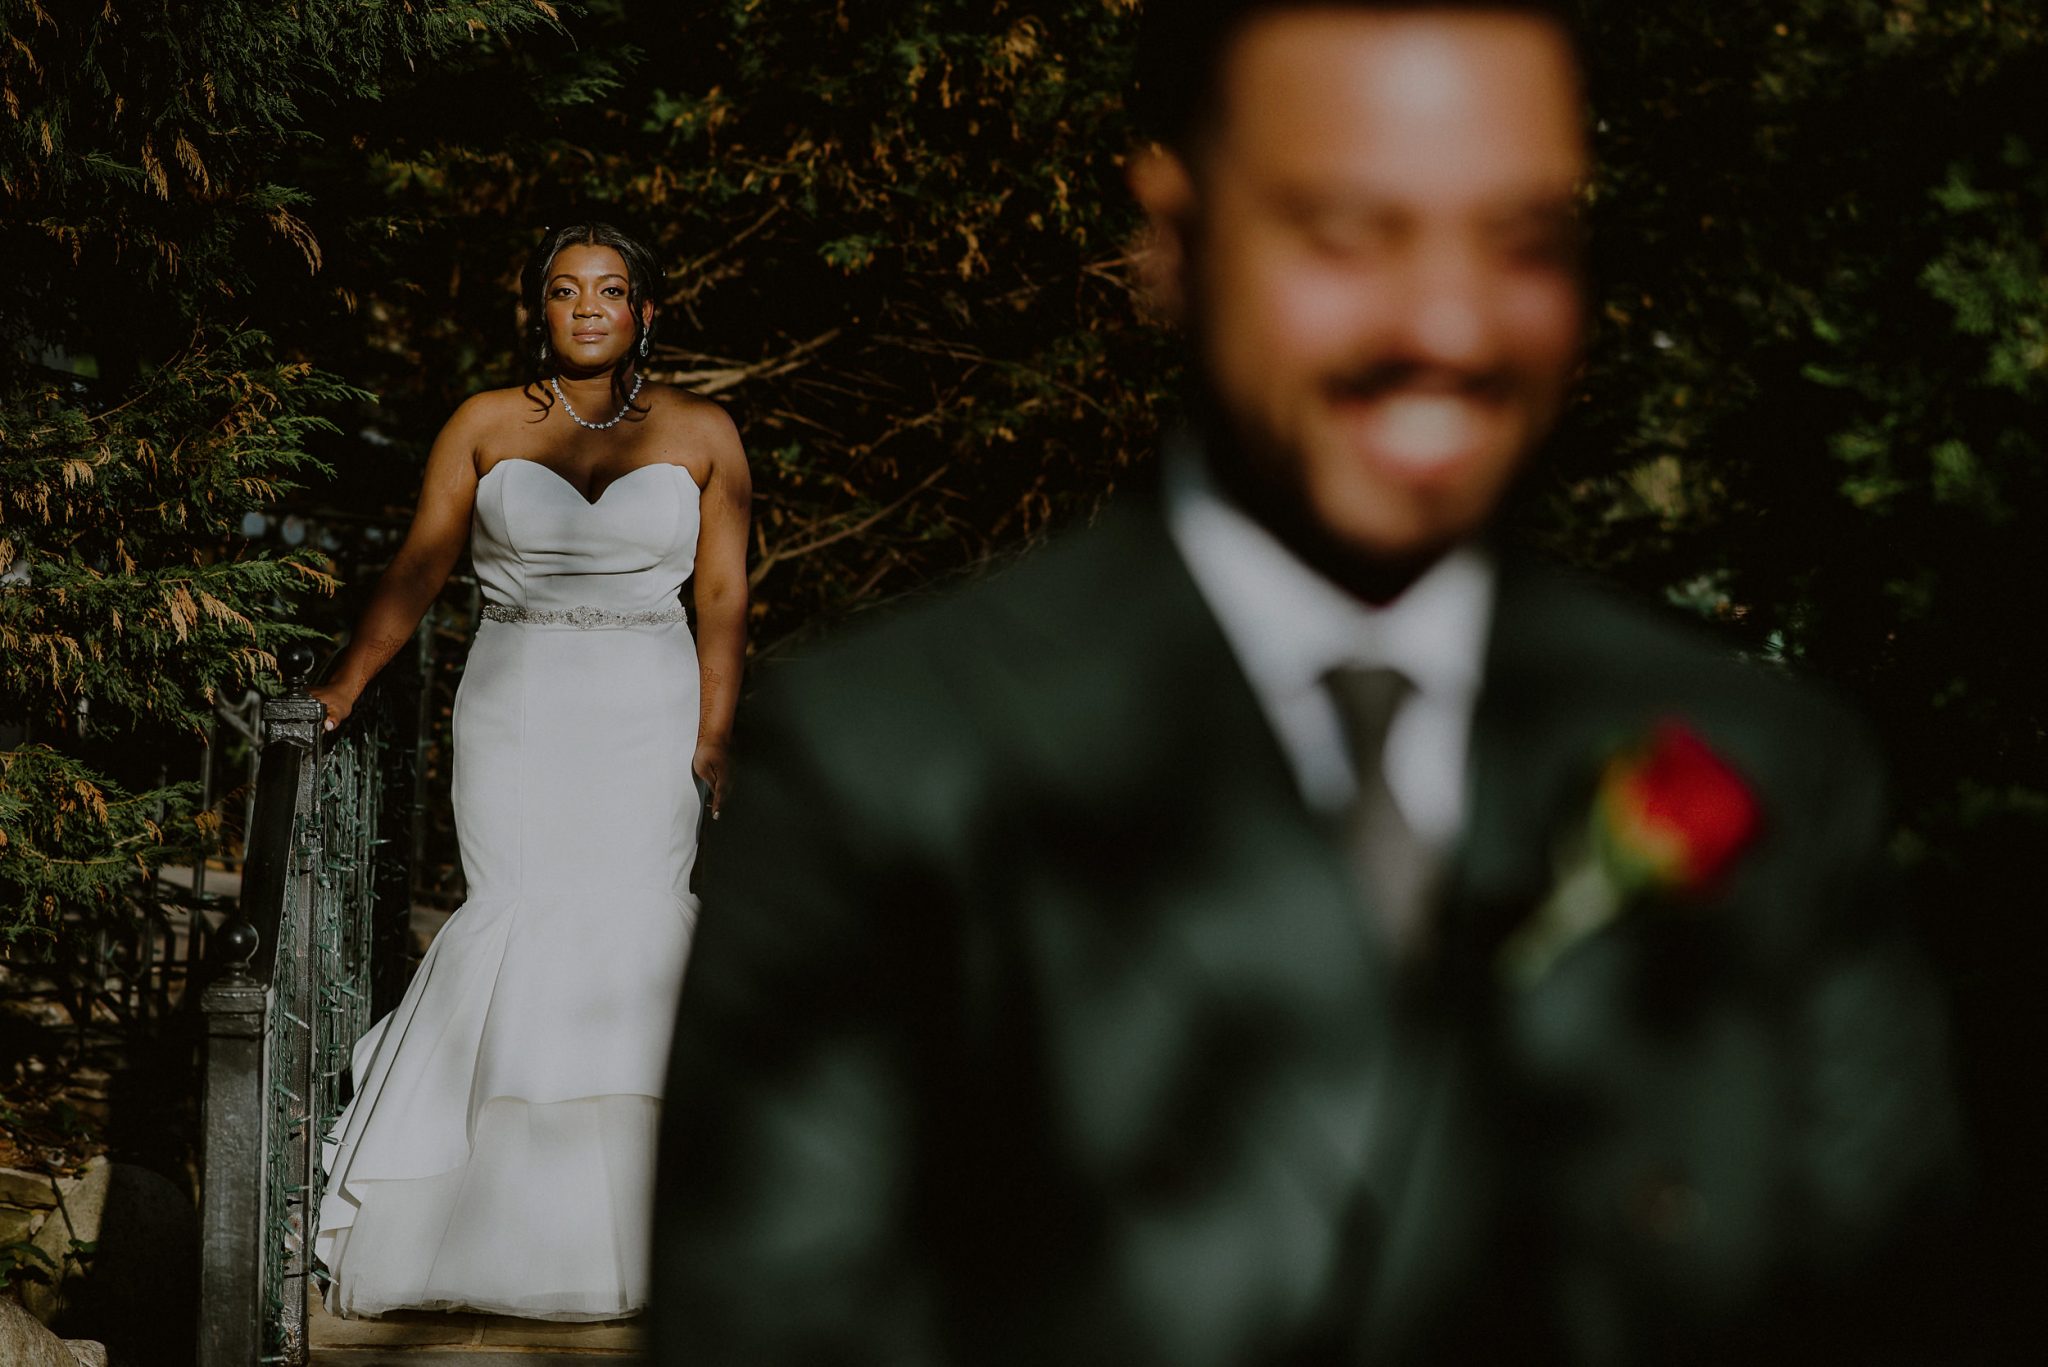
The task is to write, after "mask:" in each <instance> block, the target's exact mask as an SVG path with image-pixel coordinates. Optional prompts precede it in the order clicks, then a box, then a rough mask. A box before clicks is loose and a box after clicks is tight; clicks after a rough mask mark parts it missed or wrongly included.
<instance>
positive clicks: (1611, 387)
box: [1528, 0, 2048, 936]
mask: <svg viewBox="0 0 2048 1367" xmlns="http://www.w3.org/2000/svg"><path fill="white" fill-rule="evenodd" d="M1585 8H1586V9H1587V10H1588V11H1589V15H1590V27H1591V40H1592V56H1593V65H1594V68H1595V70H1594V73H1593V87H1594V89H1593V93H1594V103H1595V107H1596V113H1597V115H1598V117H1599V124H1598V128H1597V130H1596V136H1595V143H1596V150H1597V153H1598V156H1599V161H1600V170H1599V178H1598V182H1597V184H1596V185H1595V186H1594V188H1593V219H1594V229H1595V241H1594V263H1595V268H1596V272H1597V276H1598V278H1597V280H1596V285H1597V290H1598V296H1597V306H1598V311H1599V319H1598V323H1599V327H1598V332H1597V334H1596V336H1595V338H1594V342H1593V346H1592V350H1591V355H1590V361H1589V368H1588V376H1587V381H1586V384H1585V387H1584V394H1583V396H1582V401H1581V403H1580V404H1579V405H1578V408H1577V411H1576V412H1575V413H1574V415H1573V416H1572V418H1571V420H1570V421H1569V422H1568V423H1567V425H1566V427H1565V430H1564V431H1563V432H1562V433H1560V435H1559V438H1558V441H1557V442H1556V449H1555V451H1554V452H1553V456H1552V461H1551V464H1550V467H1549V471H1550V474H1551V478H1550V479H1549V480H1548V481H1547V482H1546V486H1545V488H1544V490H1543V491H1542V492H1543V495H1544V496H1543V498H1542V500H1541V501H1540V505H1539V506H1538V508H1537V509H1536V510H1535V515H1534V516H1533V517H1532V518H1531V519H1530V520H1529V524H1528V525H1529V527H1530V529H1531V530H1532V531H1533V532H1534V533H1535V534H1536V535H1538V536H1539V538H1540V539H1542V540H1544V541H1545V542H1547V543H1548V544H1549V545H1550V546H1551V547H1552V548H1553V549H1556V550H1558V551H1559V552H1561V553H1563V554H1565V555H1566V556H1568V557H1569V558H1572V559H1576V560H1579V561H1581V562H1584V563H1588V564H1592V565H1597V566H1599V567H1601V568H1603V569H1605V570H1607V571H1608V572H1610V573H1612V574H1614V575H1616V576H1619V577H1620V578H1622V579H1624V580H1627V581H1629V582H1632V583H1634V584H1636V585H1637V586H1639V587H1640V588H1641V589H1642V590H1643V591H1645V592H1646V593H1652V594H1663V595H1665V596H1667V597H1670V598H1672V599H1674V600H1676V601H1681V602H1685V603H1688V604H1690V605H1692V606H1694V607H1695V608H1696V609H1697V610H1699V611H1700V612H1702V614H1703V615H1705V616H1707V617H1709V618H1710V619H1711V620H1714V621H1716V622H1718V623H1720V624H1721V625H1722V626H1723V627H1725V628H1726V629H1727V630H1729V631H1730V632H1731V633H1732V634H1733V635H1734V636H1735V638H1736V639H1737V641H1738V642H1740V643H1743V644H1745V645H1747V646H1748V648H1750V649H1752V650H1754V651H1755V652H1757V653H1758V654H1759V655H1762V656H1765V657H1789V658H1795V659H1798V660H1799V661H1801V662H1802V663H1803V664H1804V665H1805V666H1807V667H1808V668H1809V669H1810V670H1813V671H1817V672H1819V673H1820V674H1822V675H1824V676H1826V677H1827V678H1829V679H1831V680H1832V681H1834V682H1835V683H1836V684H1838V685H1839V686H1840V687H1841V688H1843V689H1844V690H1845V691H1848V692H1850V693H1851V694H1853V695H1855V696H1856V697H1857V699H1858V700H1859V701H1860V702H1861V703H1862V705H1863V706H1864V707H1865V708H1867V709H1868V710H1870V711H1871V712H1872V713H1873V714H1874V715H1875V717H1876V720H1877V721H1878V723H1879V725H1880V727H1881V729H1882V731H1883V733H1884V735H1885V738H1886V741H1887V743H1888V745H1889V746H1890V748H1891V749H1892V751H1893V754H1894V757H1895V759H1896V761H1897V764H1898V768H1899V771H1900V777H1901V779H1902V794H1901V795H1902V797H1903V799H1904V815H1905V816H1906V818H1907V823H1908V827H1909V830H1910V831H1911V832H1912V838H1911V839H1910V840H1909V841H1908V842H1907V844H1906V846H1905V848H1908V849H1911V850H1917V851H1920V852H1922V855H1923V857H1924V859H1925V864H1924V866H1923V868H1922V873H1923V875H1924V876H1926V877H1927V878H1929V879H1930V880H1932V881H1935V882H1947V883H1949V884H1950V886H1951V887H1952V888H1957V887H1962V886H1965V885H1967V884H1968V883H1969V882H1970V881H1972V880H1974V881H1976V882H1977V883H1979V884H1981V883H1982V882H1983V880H1984V879H1985V878H1986V877H1987V876H1988V871H1990V870H1994V869H1997V868H1999V867H2001V866H2005V865H2009V864H2010V858H2009V856H2002V855H2001V853H2000V852H2001V850H2002V849H2004V848H2005V847H2006V846H2007V845H2008V843H2009V842H2011V841H2013V840H2015V839H2038V838H2039V836H2040V834H2041V833H2042V832H2041V829H2040V827H2041V822H2040V816H2039V812H2040V808H2041V804H2042V802H2043V800H2044V799H2048V741H2044V725H2043V714H2042V709H2041V705H2040V696H2041V692H2040V679H2041V678H2042V677H2043V676H2044V673H2048V629H2044V628H2043V627H2042V626H2041V625H2040V622H2041V615H2040V614H2039V613H2036V612H2033V611H2031V610H2030V609H2029V607H2028V606H2027V601H2026V600H2027V596H2028V593H2029V589H2030V586H2032V585H2035V584H2038V583H2040V582H2042V580H2043V577H2044V573H2048V542H2044V540H2043V538H2042V537H2041V536H2040V535H2039V532H2038V528H2039V527H2040V526H2042V525H2043V522H2044V519H2048V462H2044V459H2043V457H2044V454H2048V451H2044V437H2043V433H2044V431H2048V423H2044V418H2048V413H2044V403H2048V261H2044V252H2043V239H2042V236H2041V225H2042V224H2043V223H2044V222H2048V163H2044V160H2043V158H2044V156H2048V143H2044V142H2043V141H2042V138H2041V133H2042V129H2043V124H2042V122H2041V119H2040V102H2039V94H2040V91H2041V90H2042V89H2044V88H2048V13H2044V7H2043V6H2041V5H2040V4H2038V3H2018V4H1985V3H1980V0H1967V2H1965V0H1915V2H1914V3H1897V4H1876V3H1866V4H1854V5H1844V4H1838V3H1833V2H1832V0H1828V2H1826V3H1823V2H1822V0H1800V2H1798V3H1791V4H1780V5H1764V4H1761V3H1741V4H1735V5H1729V4H1725V3H1719V4H1710V3H1700V2H1698V0H1693V2H1689V3H1680V4H1674V5H1661V6H1656V7H1647V8H1646V7H1641V6H1633V5H1622V4H1620V3H1610V2H1609V0H1588V3H1587V4H1586V6H1585ZM1972 794H1975V796H1972ZM1987 794H1996V795H1997V796H1996V797H1988V796H1986V795H1987ZM2030 813H2031V815H2030ZM2029 830H2031V831H2032V832H2033V835H2032V836H2026V835H2024V834H2023V832H2026V831H2029ZM2004 895H2007V894H2006V893H2004V892H1997V893H1994V892H1992V891H1990V890H1989V889H1986V890H1985V892H1984V896H1985V898H1986V899H1987V900H1991V901H1995V900H1996V899H1997V898H1998V897H2001V896H2004ZM1951 898H1952V893H1947V894H1944V901H1947V902H1950V903H1951V904H1952V901H1951ZM1954 933H1955V934H1957V935H1959V936H1961V935H1967V934H1969V933H1970V930H1969V929H1967V928H1963V927H1961V926H1960V925H1958V927H1956V928H1955V930H1954Z"/></svg>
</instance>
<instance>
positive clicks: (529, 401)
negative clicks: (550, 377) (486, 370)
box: [448, 385, 550, 427]
mask: <svg viewBox="0 0 2048 1367" xmlns="http://www.w3.org/2000/svg"><path fill="white" fill-rule="evenodd" d="M549 397H550V396H549V395H548V392H547V390H546V388H545V387H540V386H535V385H523V386H522V385H508V386H506V387H505V388H503V389H480V390H478V391H477V392H476V393H474V394H472V395H470V396H469V397H468V398H466V399H464V400H463V401H462V404H461V406H460V407H458V408H457V409H456V410H455V413H454V416H452V417H451V418H449V420H448V421H449V422H450V423H451V424H452V423H455V422H458V421H459V422H463V423H468V424H476V425H478V426H483V427H495V426H497V425H499V424H501V423H530V422H534V421H536V420H538V419H540V418H544V417H546V416H547V411H548V407H549V405H548V399H549Z"/></svg>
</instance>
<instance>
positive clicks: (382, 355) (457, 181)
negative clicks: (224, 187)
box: [309, 0, 1171, 643]
mask: <svg viewBox="0 0 2048 1367" xmlns="http://www.w3.org/2000/svg"><path fill="white" fill-rule="evenodd" d="M1134 29H1135V22H1134V14H1133V6H1131V5H1129V4H1124V3H1109V2H1107V0H1066V3H1039V4H1028V5H993V6H991V5H989V4H987V3H983V2H981V0H917V2H916V3H900V4H889V5H882V4H850V3H843V2H842V0H753V2H752V3H742V2H740V0H733V2H732V3H719V4H707V5H702V6H696V7H688V8H683V9H678V8H676V7H673V6H666V5H657V4H652V3H623V2H621V0H611V2H610V3H596V4H592V5H590V6H588V8H587V12H586V14H585V16H584V17H583V18H582V19H580V20H579V21H578V22H576V23H574V24H573V25H572V32H573V33H574V34H575V37H576V39H577V45H576V48H575V49H574V52H573V53H572V52H570V51H569V50H567V49H565V48H562V47H560V46H559V45H550V44H545V43H535V44H531V45H517V44H515V45H510V46H508V47H506V48H505V49H503V50H501V51H500V52H498V53H496V54H493V55H492V56H491V57H490V58H489V59H488V60H487V61H484V62H481V63H479V65H478V66H477V67H474V68H465V69H463V70H462V71H460V72H455V73H451V72H449V71H446V70H443V71H441V72H437V73H435V75H434V77H433V78H432V80H431V82H422V84H421V85H420V86H419V87H418V88H416V89H411V90H408V91H404V92H393V93H392V94H391V95H390V97H389V100H388V101H387V104H388V105H390V106H391V107H404V108H407V109H409V110H413V111H416V115H415V116H414V117H411V118H408V119H406V120H404V121H403V122H402V123H399V122H393V123H392V124H389V125H379V126H378V127H377V128H375V129H373V130H371V133H370V136H369V138H368V140H367V141H366V142H365V143H364V145H363V147H362V148H361V149H360V150H359V155H355V156H351V155H349V154H347V153H343V152H340V151H338V150H337V149H336V143H337V142H338V140H337V139H329V141H328V144H327V146H326V147H325V148H324V149H322V150H321V152H320V155H319V157H318V161H319V166H320V172H319V173H320V174H321V175H322V176H326V177H331V178H332V183H333V184H335V185H337V186H340V185H344V184H346V185H352V186H355V187H356V188H354V189H352V190H350V191H348V192H346V193H347V195H348V197H350V198H352V199H357V200H362V199H373V200H375V201H376V202H378V203H380V204H382V205H384V206H385V207H386V208H387V210H388V215H389V216H388V218H387V220H386V224H387V226H388V227H389V228H390V230H391V231H390V234H389V235H387V236H385V237H383V238H381V239H379V240H375V241H370V240H362V241H361V244H360V245H361V248H362V250H361V251H360V252H352V253H351V254H350V259H349V260H348V261H346V262H344V261H341V260H339V259H338V254H336V259H332V260H330V265H329V270H328V272H327V273H326V275H327V278H328V279H330V280H331V281H332V283H333V285H334V286H335V287H336V288H337V289H340V290H345V291H346V295H347V301H348V302H349V303H350V304H352V305H353V306H354V307H355V308H356V309H357V310H358V312H357V313H354V314H350V313H341V312H335V311H332V305H331V304H329V305H327V307H328V308H329V310H330V312H329V313H328V315H327V318H328V321H327V322H326V323H324V324H322V326H323V328H325V329H331V330H329V331H327V332H326V336H327V337H328V338H330V339H331V340H330V341H323V342H322V343H321V344H320V348H319V351H320V354H321V355H322V356H323V357H329V358H333V359H332V361H331V363H332V364H335V365H337V366H339V367H340V368H342V369H343V370H344V371H345V373H347V374H349V375H350V377H351V378H352V379H356V380H358V381H359V382H360V383H363V384H365V385H366V386H367V387H369V388H371V389H374V390H376V391H377V392H378V393H379V394H380V395H381V396H382V397H383V399H384V403H383V411H382V412H381V413H380V414H379V415H378V417H377V419H376V420H375V425H376V428H377V430H378V431H379V433H380V434H381V435H383V436H386V437H388V438H390V439H392V440H393V441H394V442H395V443H396V444H397V449H398V450H399V451H400V452H402V453H404V454H405V455H406V456H407V457H408V458H409V459H408V460H407V461H404V462H398V463H379V462H373V461H369V460H351V462H350V465H349V469H348V471H347V472H346V473H345V475H344V483H343V485H342V486H341V496H342V497H343V498H344V499H347V500H350V501H352V502H354V503H355V504H356V506H359V507H364V508H365V509H367V508H369V507H374V506H379V505H384V506H388V505H390V504H393V503H397V502H399V501H401V500H402V499H403V498H404V496H405V495H406V494H407V493H409V491H410V487H411V485H412V483H413V481H414V479H415V478H416V471H417V463H416V462H417V461H418V459H419V457H420V455H421V454H422V453H423V452H424V448H425V445H426V443H427V442H428V440H429V439H430V438H431V436H432V434H433V432H434V431H435V429H436V428H437V427H438V426H439V424H440V423H441V422H442V421H443V420H444V419H445V418H446V416H447V414H448V412H449V411H450V410H451V409H452V408H453V407H454V405H455V404H456V403H457V402H459V401H460V400H461V398H462V397H464V396H465V395H466V394H467V393H468V392H470V391H472V390H473V389H475V388H478V387H482V386H485V385H490V384H503V383H506V382H508V381H513V380H516V379H517V378H518V376H517V369H516V364H515V361H514V358H513V356H512V353H511V349H510V348H511V342H512V328H511V323H512V318H511V316H510V315H511V311H510V309H509V307H508V305H509V304H510V303H511V294H510V289H511V285H512V281H513V278H514V275H515V272H516V270H517V267H518V264H519V262H520V260H521V259H522V258H523V255H524V253H525V251H526V250H527V248H528V247H529V246H530V245H531V243H532V242H533V241H534V239H535V238H536V236H537V234H538V228H539V227H540V225H542V224H544V223H550V222H560V221H561V220H562V219H563V218H565V217H570V216H574V215H579V214H594V215H597V216H602V217H607V218H614V219H617V220H619V221H620V222H621V223H622V225H623V226H626V227H628V228H630V229H637V230H639V231H641V232H642V233H644V234H645V235H647V236H648V237H650V238H651V239H652V240H653V241H654V243H655V245H656V247H657V251H658V253H659V255H660V257H661V258H662V260H663V261H664V262H666V263H667V264H668V267H669V270H670V276H669V281H668V291H667V298H666V300H665V301H664V302H665V303H666V305H667V311H666V314H665V317H664V320H663V322H662V324H661V328H660V332H659V334H658V338H657V352H656V356H655V362H656V364H655V365H654V367H653V373H654V375H655V376H656V377H657V378H662V379H667V380H671V381H673V382H676V383H680V384H683V385H685V386H687V387H690V388H692V389H695V390H697V391H698V392H700V393H705V394H709V395H712V396H715V397H717V398H718V399H720V400H721V401H723V402H725V403H726V404H728V406H729V407H730V408H731V409H732V411H733V412H734V415H735V417H736V418H737V419H738V420H739V422H740V425H741V430H742V432H743V434H744V436H745V437H746V439H747V442H748V445H749V449H750V452H751V454H752V456H753V459H754V462H755V466H756V471H755V474H756V488H757V504H756V514H757V522H758V531H759V535H758V538H757V542H756V546H755V555H754V562H753V564H754V579H755V587H756V595H757V611H758V614H759V617H758V621H757V638H758V639H759V640H760V641H762V642H764V643H772V642H774V641H777V640H779V639H781V638H783V637H785V636H787V635H788V634H789V633H791V632H792V631H795V630H797V629H799V628H801V627H803V626H805V625H807V624H810V623H812V622H815V621H819V620H824V619H827V618H831V617H834V616H837V615H839V614H841V613H843V612H844V611H846V610H847V609H849V608H851V607H853V606H855V605H857V604H860V603H863V602H866V601H870V600H873V599H875V598H878V597H883V596H887V595H890V594H892V593H897V592H901V591H904V590H907V589H910V588H914V587H916V586H918V585H920V584H922V583H925V582H927V581H929V580H932V579H934V578H936V577H939V576H942V575H944V574H946V573H947V572H949V571H951V570H954V569H957V568H960V567H964V566H969V565H972V564H975V563H978V562H980V561H981V560H983V559H984V558H985V557H987V556H988V555H990V554H991V553H993V552H995V551H997V550H999V549H1002V548H1005V547H1008V546H1011V545H1014V544H1016V543H1017V542H1018V541H1020V540H1023V539H1029V538H1032V537H1035V536H1037V535H1039V534H1041V533H1042V532H1043V531H1044V530H1045V529H1046V528H1048V527H1049V526H1051V525H1053V524H1054V523H1056V522H1058V521H1060V520H1062V519H1064V518H1068V517H1071V516H1074V515H1077V514H1081V513H1085V512H1086V511H1087V510H1088V509H1090V508H1092V507H1093V506H1094V505H1095V503H1096V502H1097V501H1098V500H1099V499H1100V498H1101V496H1102V494H1103V493H1104V491H1105V490H1107V489H1108V488H1109V487H1110V486H1111V485H1112V484H1114V482H1115V481H1116V480H1117V479H1118V477H1119V475H1120V474H1121V472H1122V471H1123V470H1124V469H1125V468H1126V466H1127V465H1128V464H1129V463H1130V462H1132V461H1134V460H1142V459H1144V458H1145V457H1146V455H1147V454H1148V453H1149V451H1150V449H1151V446H1152V437H1153V433H1154V432H1155V430H1156V428H1157V426H1158V423H1159V410H1160V407H1161V402H1162V399H1163V397H1164V396H1165V394H1166V393H1167V392H1168V388H1169V386H1170V383H1171V367H1170V361H1169V355H1170V353H1169V351H1168V348H1167V344H1166V341H1165V339H1164V338H1163V337H1162V336H1161V335H1160V334H1159V333H1158V332H1157V331H1156V330H1155V329H1153V328H1150V327H1147V326H1145V325H1143V324H1142V323H1141V322H1140V320H1139V319H1138V317H1137V316H1136V310H1135V309H1134V307H1133V298H1132V284H1131V279H1130V262H1129V259H1128V251H1129V243H1130V238H1131V233H1132V230H1133V228H1134V226H1135V224H1134V217H1133V214H1132V212H1131V210H1130V208H1129V207H1128V201H1127V196H1126V195H1125V193H1124V191H1123V186H1122V162H1123V154H1124V150H1125V147H1126V145H1127V141H1128V131H1127V125H1126V123H1125V119H1124V114H1123V86H1124V83H1125V81H1126V78H1127V70H1128V54H1129V46H1130V42H1131V39H1132V37H1133V34H1134ZM594 53H607V54H617V53H626V54H627V60H624V61H622V63H621V69H620V72H619V78H618V84H617V86H616V88H615V89H613V90H612V91H611V92H610V93H609V94H607V95H606V97H605V102H604V105H603V106H602V107H581V106H577V105H575V104H573V103H572V102H571V101H570V100H569V99H568V98H567V92H568V90H569V89H571V88H572V87H573V86H574V82H576V81H587V75H582V74H578V73H577V72H576V71H574V70H571V69H567V68H565V66H564V63H565V62H566V61H571V60H573V59H575V58H579V57H587V56H588V55H589V54H594ZM486 89H490V90H497V91H503V90H505V89H518V90H521V91H532V92H536V94H535V97H534V98H532V99H517V100H506V99H503V98H498V99H496V100H495V101H493V102H492V103H491V104H490V122H489V126H488V127H479V126H478V121H477V119H476V117H475V115H474V113H473V112H472V111H473V110H474V108H475V102H476V100H477V99H478V98H479V92H480V91H483V90H486ZM335 198H339V196H338V195H337V196H335ZM309 221H311V222H313V223H314V224H315V225H316V227H318V228H319V231H320V233H321V236H322V238H323V240H327V239H329V238H331V237H332V236H334V235H333V234H331V233H330V232H329V230H328V229H327V228H326V227H325V226H324V223H323V220H321V219H320V217H319V215H318V213H317V211H316V212H314V213H312V214H311V215H309ZM365 316H368V317H371V318H374V320H375V325H374V328H373V329H368V330H366V329H365V328H364V326H363V318H364V317H365Z"/></svg>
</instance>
